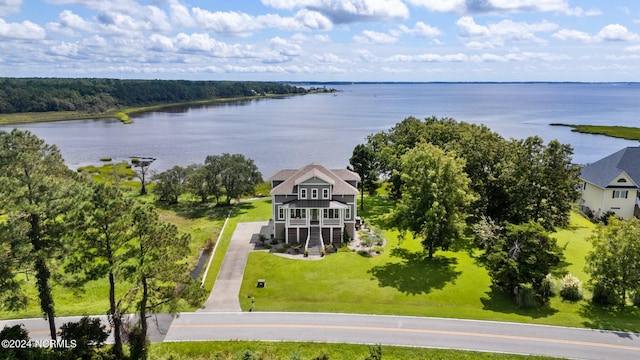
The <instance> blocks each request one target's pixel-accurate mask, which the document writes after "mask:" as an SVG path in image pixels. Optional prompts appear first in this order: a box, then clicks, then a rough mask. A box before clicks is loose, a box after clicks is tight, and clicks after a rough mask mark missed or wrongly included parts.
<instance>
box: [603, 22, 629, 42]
mask: <svg viewBox="0 0 640 360" xmlns="http://www.w3.org/2000/svg"><path fill="white" fill-rule="evenodd" d="M596 38H597V39H599V40H603V41H636V40H638V39H640V36H638V34H635V33H632V32H630V31H629V29H627V27H626V26H622V25H620V24H610V25H607V26H605V27H603V28H602V30H600V32H598V34H597V35H596Z"/></svg>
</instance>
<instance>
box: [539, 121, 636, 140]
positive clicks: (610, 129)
mask: <svg viewBox="0 0 640 360" xmlns="http://www.w3.org/2000/svg"><path fill="white" fill-rule="evenodd" d="M549 126H565V127H570V128H572V129H571V131H573V132H577V133H581V134H591V135H603V136H608V137H613V138H618V139H624V140H638V141H640V128H637V127H630V126H616V125H572V124H561V123H551V124H549Z"/></svg>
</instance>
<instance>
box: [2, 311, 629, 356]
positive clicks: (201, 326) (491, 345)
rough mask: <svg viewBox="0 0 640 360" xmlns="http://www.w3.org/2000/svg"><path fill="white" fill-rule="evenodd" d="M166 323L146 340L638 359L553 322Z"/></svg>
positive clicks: (37, 329)
mask: <svg viewBox="0 0 640 360" xmlns="http://www.w3.org/2000/svg"><path fill="white" fill-rule="evenodd" d="M79 318H80V317H65V318H58V319H57V321H56V324H57V325H58V326H60V325H62V324H63V323H65V322H68V321H77V320H78V319H79ZM102 318H103V321H104V322H105V323H106V319H104V317H102ZM171 320H172V319H171V318H170V316H168V315H166V314H161V315H160V317H159V321H158V322H157V323H156V322H155V321H152V323H151V324H150V325H151V326H150V327H151V328H152V334H151V340H152V341H153V342H161V341H172V342H173V341H204V340H264V341H313V342H331V343H355V344H382V345H398V346H415V347H429V348H447V349H461V350H475V351H489V352H505V353H515V354H533V355H545V356H554V357H560V358H570V359H594V360H595V359H598V360H600V359H616V360H621V359H622V360H624V359H634V360H635V359H640V334H636V333H626V332H615V331H600V330H589V329H574V328H565V327H557V326H544V325H527V324H517V323H503V322H493V321H477V320H459V319H441V318H420V317H409V316H382V315H354V314H324V313H271V312H236V313H234V312H215V313H209V312H196V313H182V314H180V316H179V317H177V318H175V319H173V322H171ZM15 324H24V325H25V327H26V328H27V329H28V330H29V332H30V335H31V337H32V338H33V339H40V340H44V339H48V336H49V331H48V324H47V322H46V321H44V320H42V319H22V320H9V321H0V328H3V327H4V326H5V325H9V326H12V325H15ZM109 341H112V339H109Z"/></svg>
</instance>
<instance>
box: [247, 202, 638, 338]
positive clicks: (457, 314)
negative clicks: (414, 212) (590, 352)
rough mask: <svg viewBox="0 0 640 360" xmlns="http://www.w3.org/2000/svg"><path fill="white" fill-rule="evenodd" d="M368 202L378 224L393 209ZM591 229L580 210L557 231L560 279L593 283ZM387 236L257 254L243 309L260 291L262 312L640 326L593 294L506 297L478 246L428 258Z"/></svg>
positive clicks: (632, 315)
mask: <svg viewBox="0 0 640 360" xmlns="http://www.w3.org/2000/svg"><path fill="white" fill-rule="evenodd" d="M367 203H368V205H367V211H366V212H364V213H362V214H363V216H364V218H365V219H367V220H368V221H369V222H372V223H375V217H376V216H378V215H380V214H383V213H385V212H386V211H388V208H389V202H388V201H387V200H384V199H381V198H368V199H367ZM371 220H372V221H371ZM592 228H593V225H592V224H591V223H590V222H589V221H588V220H586V219H585V218H584V217H582V216H580V215H579V214H577V213H573V214H572V217H571V226H570V228H569V229H566V230H561V231H559V232H557V233H555V234H553V236H555V237H556V238H557V239H558V244H559V245H560V246H561V247H563V248H565V251H564V254H565V256H564V259H563V262H562V264H561V265H560V266H559V267H558V268H557V269H555V270H554V273H555V275H556V276H557V277H558V279H559V278H560V277H561V276H562V275H564V274H566V273H567V272H571V273H572V274H574V275H575V276H577V277H578V278H579V279H581V280H582V281H583V282H584V283H586V281H587V280H588V276H587V274H585V272H584V257H585V255H586V254H587V252H588V251H589V244H588V242H587V241H586V238H587V237H588V236H589V235H590V233H591V230H592ZM384 234H385V236H386V238H387V241H388V243H387V245H386V246H385V252H384V253H383V254H382V255H379V256H375V257H372V258H369V257H364V256H361V255H359V254H357V253H352V252H338V253H335V254H330V255H328V256H326V257H325V258H324V259H322V260H317V261H310V260H309V261H306V260H297V259H288V258H283V257H280V256H277V255H274V254H269V253H265V252H253V253H251V254H250V255H249V259H248V263H247V268H246V271H245V275H244V278H243V284H242V288H241V292H240V303H241V306H242V308H243V309H244V310H249V308H250V307H251V302H250V300H249V299H248V297H249V296H254V297H255V307H254V310H255V311H314V312H345V313H369V314H397V315H413V316H436V317H451V318H468V319H481V320H498V321H512V322H523V323H535V324H548V325H562V326H573V327H594V328H606V329H616V330H626V331H635V332H640V309H638V308H633V307H628V308H627V309H625V310H623V311H616V310H608V309H601V308H599V307H594V306H592V305H590V304H589V302H588V301H586V300H583V301H580V302H576V303H571V302H564V301H562V299H561V298H559V297H553V298H552V299H551V301H550V303H549V304H548V306H545V307H543V308H540V309H534V310H524V309H518V308H516V307H515V305H514V304H513V303H512V301H511V300H510V299H509V298H508V297H507V296H505V295H504V294H502V293H500V292H495V291H492V289H491V281H490V278H489V276H488V274H487V271H486V270H485V269H484V268H483V267H482V266H480V264H479V263H478V256H479V254H480V253H479V252H478V251H477V250H476V251H474V250H462V251H457V252H454V251H439V252H437V253H436V257H435V258H434V259H433V260H432V261H428V260H427V259H425V258H424V256H423V254H422V251H421V248H420V245H419V243H418V242H417V241H414V240H412V239H405V240H404V241H399V239H398V233H397V232H394V231H385V232H384ZM262 278H264V279H266V283H267V286H266V287H265V288H260V289H258V288H256V287H255V284H256V281H257V279H262ZM586 295H587V297H589V296H590V294H589V293H588V292H586Z"/></svg>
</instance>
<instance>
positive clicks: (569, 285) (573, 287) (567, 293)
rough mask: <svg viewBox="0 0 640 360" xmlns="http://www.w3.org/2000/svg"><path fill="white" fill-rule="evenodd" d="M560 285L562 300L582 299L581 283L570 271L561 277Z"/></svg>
mask: <svg viewBox="0 0 640 360" xmlns="http://www.w3.org/2000/svg"><path fill="white" fill-rule="evenodd" d="M561 286H562V287H561V289H560V296H562V298H563V299H564V300H567V301H578V300H581V299H582V283H581V282H580V280H579V279H578V278H577V277H575V276H573V275H571V273H569V274H567V275H565V276H564V277H563V278H562V285H561Z"/></svg>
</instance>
